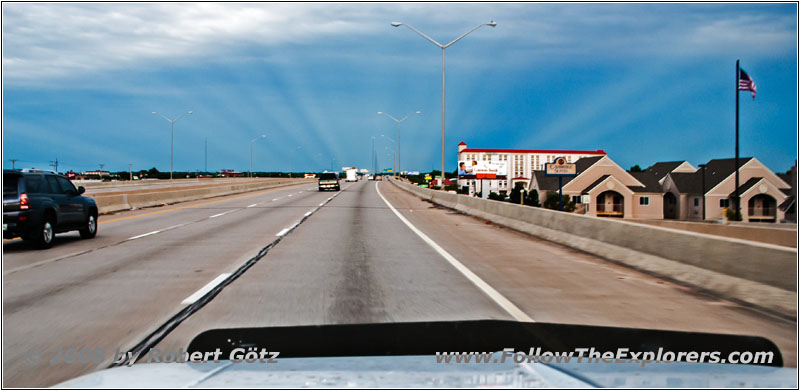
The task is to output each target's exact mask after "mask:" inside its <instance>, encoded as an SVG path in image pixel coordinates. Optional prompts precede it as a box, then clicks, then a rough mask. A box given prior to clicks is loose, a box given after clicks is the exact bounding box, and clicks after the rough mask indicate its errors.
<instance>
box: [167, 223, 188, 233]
mask: <svg viewBox="0 0 800 391" xmlns="http://www.w3.org/2000/svg"><path fill="white" fill-rule="evenodd" d="M184 225H186V223H183V224H176V225H173V226H171V227H167V228H164V229H162V230H161V231H162V232H163V231H169V230H171V229H175V228H180V227H183V226H184Z"/></svg>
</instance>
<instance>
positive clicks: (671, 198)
mask: <svg viewBox="0 0 800 391" xmlns="http://www.w3.org/2000/svg"><path fill="white" fill-rule="evenodd" d="M664 218H665V219H677V218H678V199H677V198H676V197H675V194H672V193H666V194H664Z"/></svg>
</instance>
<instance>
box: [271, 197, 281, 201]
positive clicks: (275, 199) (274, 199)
mask: <svg viewBox="0 0 800 391" xmlns="http://www.w3.org/2000/svg"><path fill="white" fill-rule="evenodd" d="M278 198H280V197H278ZM278 198H273V199H272V200H273V201H277V200H278Z"/></svg>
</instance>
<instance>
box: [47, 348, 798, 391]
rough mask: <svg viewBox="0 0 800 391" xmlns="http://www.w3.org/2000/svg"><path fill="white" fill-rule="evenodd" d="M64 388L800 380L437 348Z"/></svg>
mask: <svg viewBox="0 0 800 391" xmlns="http://www.w3.org/2000/svg"><path fill="white" fill-rule="evenodd" d="M55 387H64V388H73V387H75V388H112V389H114V388H183V387H189V388H193V387H199V388H264V387H270V388H273V387H275V388H298V387H314V388H328V387H331V388H343V387H356V388H365V387H367V388H373V387H389V388H398V387H401V388H405V387H412V388H417V387H419V388H432V387H443V388H474V387H480V388H483V387H491V388H496V387H503V388H509V387H513V388H520V387H522V388H528V387H530V388H540V387H558V388H594V387H626V388H628V387H631V388H639V387H659V388H663V387H675V388H687V387H688V388H707V387H715V388H736V387H745V388H759V387H769V388H796V387H797V369H796V368H776V367H765V366H755V365H730V364H687V363H675V364H649V365H647V366H646V367H644V368H642V367H641V366H639V365H635V364H597V363H581V364H567V365H564V364H557V365H553V364H538V363H532V364H527V363H522V364H515V363H505V364H474V363H473V364H439V363H437V362H436V359H435V357H433V356H384V357H317V358H289V359H283V360H280V361H279V363H278V364H267V363H258V362H256V363H246V362H242V363H233V362H230V361H221V362H219V363H213V362H208V363H197V364H195V363H163V364H135V365H133V366H131V367H116V368H111V369H106V370H103V371H99V372H95V373H91V374H88V375H84V376H81V377H78V378H75V379H73V380H70V381H67V382H65V383H61V384H58V385H56V386H55Z"/></svg>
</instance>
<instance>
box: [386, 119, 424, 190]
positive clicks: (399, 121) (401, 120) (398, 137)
mask: <svg viewBox="0 0 800 391" xmlns="http://www.w3.org/2000/svg"><path fill="white" fill-rule="evenodd" d="M381 114H383V115H385V116H387V117H389V118H391V119H392V121H394V122H397V171H400V123H401V122H403V121H405V120H407V119H408V115H406V116H405V117H403V119H397V118H395V117H392V116H391V115H389V114H386V113H384V112H382V111H379V112H378V115H381ZM414 114H422V112H420V111H419V110H417V111H415V112H414ZM395 176H397V174H395Z"/></svg>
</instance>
